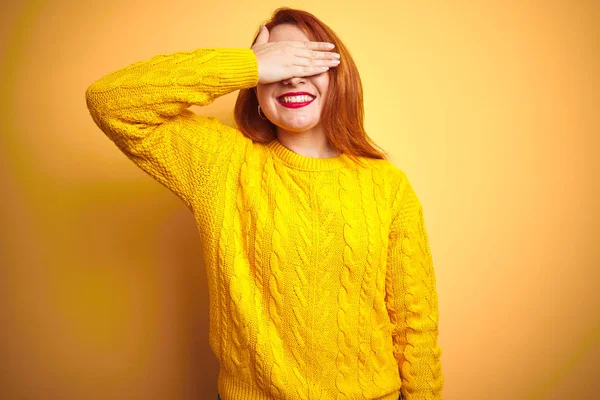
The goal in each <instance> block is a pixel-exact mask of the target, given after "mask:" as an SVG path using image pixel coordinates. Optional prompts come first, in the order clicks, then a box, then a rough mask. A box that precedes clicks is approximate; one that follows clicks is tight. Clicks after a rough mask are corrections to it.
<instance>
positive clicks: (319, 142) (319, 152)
mask: <svg viewBox="0 0 600 400" xmlns="http://www.w3.org/2000/svg"><path fill="white" fill-rule="evenodd" d="M277 138H278V139H279V141H280V142H281V143H282V144H283V145H284V146H285V147H287V148H288V149H290V150H292V151H294V152H295V153H297V154H300V155H302V156H305V157H312V158H329V157H335V156H337V155H339V154H340V153H341V152H340V151H338V150H335V149H334V148H333V147H331V145H330V144H329V141H328V140H327V138H326V137H325V134H324V133H323V132H316V131H314V130H308V131H304V132H292V131H288V130H285V129H281V128H279V129H278V130H277Z"/></svg>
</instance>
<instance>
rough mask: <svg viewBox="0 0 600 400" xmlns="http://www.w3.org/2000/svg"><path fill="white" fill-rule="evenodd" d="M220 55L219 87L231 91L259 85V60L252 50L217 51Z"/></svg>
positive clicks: (221, 49)
mask: <svg viewBox="0 0 600 400" xmlns="http://www.w3.org/2000/svg"><path fill="white" fill-rule="evenodd" d="M216 50H217V51H218V54H219V78H220V79H219V85H220V86H221V87H222V88H226V89H229V90H231V91H233V90H237V89H247V88H251V87H254V86H256V85H257V84H258V60H257V59H256V55H255V54H254V51H253V50H252V49H245V48H239V49H237V48H235V49H223V48H220V49H216Z"/></svg>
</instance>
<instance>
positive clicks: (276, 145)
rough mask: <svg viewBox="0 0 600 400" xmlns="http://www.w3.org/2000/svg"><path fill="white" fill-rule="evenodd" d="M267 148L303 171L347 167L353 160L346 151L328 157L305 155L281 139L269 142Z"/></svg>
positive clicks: (289, 164)
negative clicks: (290, 147) (288, 146)
mask: <svg viewBox="0 0 600 400" xmlns="http://www.w3.org/2000/svg"><path fill="white" fill-rule="evenodd" d="M267 148H268V149H269V150H270V151H271V152H272V153H273V154H275V156H277V158H279V159H280V160H281V161H282V162H283V163H284V164H286V165H287V166H288V167H290V168H294V169H298V170H302V171H328V170H332V169H337V168H342V167H347V166H349V164H350V162H351V160H350V158H349V157H348V156H347V155H345V154H344V153H340V154H338V155H337V156H334V157H327V158H318V157H308V156H303V155H301V154H298V153H296V152H294V151H292V150H290V149H288V148H287V147H285V146H284V145H283V144H282V143H281V142H280V141H279V139H274V140H273V141H271V142H269V143H268V144H267Z"/></svg>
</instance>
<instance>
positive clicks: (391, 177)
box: [360, 157, 408, 197]
mask: <svg viewBox="0 0 600 400" xmlns="http://www.w3.org/2000/svg"><path fill="white" fill-rule="evenodd" d="M360 159H361V161H363V164H364V165H365V167H364V168H365V169H366V170H368V171H369V172H370V173H371V174H373V176H376V177H377V178H379V179H380V180H382V181H383V182H384V183H385V184H386V185H387V186H389V188H390V190H391V191H392V193H391V194H392V195H393V197H395V195H396V194H397V192H398V191H401V190H402V188H403V186H405V185H406V183H407V182H408V179H407V176H406V173H405V172H404V170H402V169H401V168H399V167H398V166H396V165H395V164H394V163H392V162H391V161H390V160H384V159H375V158H366V157H361V158H360Z"/></svg>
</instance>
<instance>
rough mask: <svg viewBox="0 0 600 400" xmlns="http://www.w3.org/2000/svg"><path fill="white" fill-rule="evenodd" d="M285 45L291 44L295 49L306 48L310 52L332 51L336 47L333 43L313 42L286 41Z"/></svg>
mask: <svg viewBox="0 0 600 400" xmlns="http://www.w3.org/2000/svg"><path fill="white" fill-rule="evenodd" d="M283 43H287V44H290V45H292V46H294V47H300V48H306V49H310V50H324V51H326V50H331V49H333V48H334V47H335V45H334V44H333V43H329V42H312V41H308V40H306V41H298V40H296V41H284V42H283Z"/></svg>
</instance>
